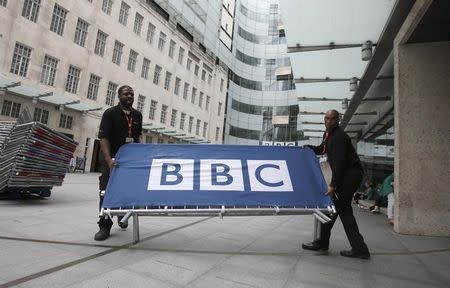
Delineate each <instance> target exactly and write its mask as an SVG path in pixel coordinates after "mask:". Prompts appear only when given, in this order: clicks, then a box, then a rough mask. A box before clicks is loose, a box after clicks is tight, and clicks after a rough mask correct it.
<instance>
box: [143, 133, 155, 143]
mask: <svg viewBox="0 0 450 288" xmlns="http://www.w3.org/2000/svg"><path fill="white" fill-rule="evenodd" d="M145 143H146V144H150V143H153V137H152V136H150V135H145Z"/></svg>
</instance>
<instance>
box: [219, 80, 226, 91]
mask: <svg viewBox="0 0 450 288" xmlns="http://www.w3.org/2000/svg"><path fill="white" fill-rule="evenodd" d="M224 82H225V81H224V80H223V79H220V92H223V84H224Z"/></svg>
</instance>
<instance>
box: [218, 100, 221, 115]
mask: <svg viewBox="0 0 450 288" xmlns="http://www.w3.org/2000/svg"><path fill="white" fill-rule="evenodd" d="M220 113H222V102H219V107H218V109H217V116H220Z"/></svg>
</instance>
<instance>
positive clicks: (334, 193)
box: [325, 185, 338, 198]
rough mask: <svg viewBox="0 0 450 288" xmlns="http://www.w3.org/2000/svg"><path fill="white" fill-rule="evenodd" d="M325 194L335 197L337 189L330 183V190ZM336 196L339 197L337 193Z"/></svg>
mask: <svg viewBox="0 0 450 288" xmlns="http://www.w3.org/2000/svg"><path fill="white" fill-rule="evenodd" d="M325 195H327V196H330V197H334V195H336V190H335V189H334V187H333V186H331V185H328V191H327V193H325ZM336 198H338V197H337V195H336Z"/></svg>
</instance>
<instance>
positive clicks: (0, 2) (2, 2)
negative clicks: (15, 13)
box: [0, 0, 8, 7]
mask: <svg viewBox="0 0 450 288" xmlns="http://www.w3.org/2000/svg"><path fill="white" fill-rule="evenodd" d="M6 4H8V0H0V6H3V7H6Z"/></svg>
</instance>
